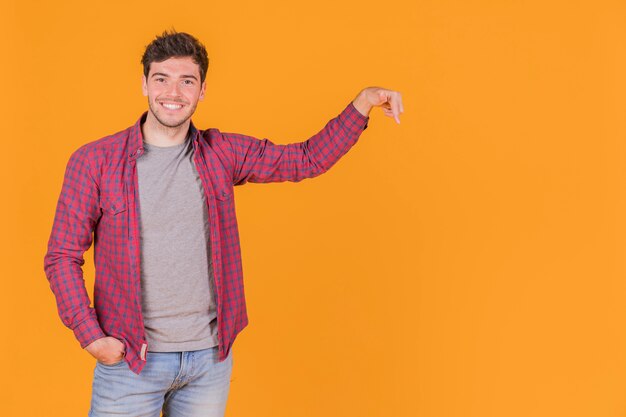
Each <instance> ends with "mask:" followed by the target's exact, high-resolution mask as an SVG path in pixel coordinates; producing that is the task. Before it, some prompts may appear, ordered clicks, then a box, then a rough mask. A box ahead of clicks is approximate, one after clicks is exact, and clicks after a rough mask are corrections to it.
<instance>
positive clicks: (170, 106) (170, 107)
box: [159, 102, 184, 111]
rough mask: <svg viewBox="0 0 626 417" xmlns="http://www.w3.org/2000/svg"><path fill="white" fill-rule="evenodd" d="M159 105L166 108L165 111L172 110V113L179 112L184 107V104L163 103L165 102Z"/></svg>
mask: <svg viewBox="0 0 626 417" xmlns="http://www.w3.org/2000/svg"><path fill="white" fill-rule="evenodd" d="M159 104H160V105H161V107H164V108H165V109H167V110H171V111H177V110H180V109H182V108H183V107H184V106H183V105H182V104H173V103H163V102H159Z"/></svg>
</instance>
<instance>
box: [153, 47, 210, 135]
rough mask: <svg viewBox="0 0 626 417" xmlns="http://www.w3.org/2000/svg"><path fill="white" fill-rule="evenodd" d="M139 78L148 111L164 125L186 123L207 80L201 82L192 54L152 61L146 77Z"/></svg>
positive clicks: (201, 97)
mask: <svg viewBox="0 0 626 417" xmlns="http://www.w3.org/2000/svg"><path fill="white" fill-rule="evenodd" d="M142 78H143V95H144V96H147V97H148V105H149V107H150V112H151V113H152V114H153V115H154V117H155V118H156V120H157V121H158V122H159V123H160V124H162V125H164V126H167V127H178V126H180V125H182V124H183V123H185V122H186V121H187V120H188V119H189V118H190V117H191V115H192V114H193V113H194V112H195V111H196V106H197V105H198V100H203V99H204V92H205V90H206V81H205V82H203V83H202V84H201V83H200V67H199V66H198V64H196V63H195V62H193V59H192V58H191V57H184V58H169V59H167V60H165V61H163V62H152V63H151V64H150V72H149V74H148V78H146V76H145V75H144V76H143V77H142Z"/></svg>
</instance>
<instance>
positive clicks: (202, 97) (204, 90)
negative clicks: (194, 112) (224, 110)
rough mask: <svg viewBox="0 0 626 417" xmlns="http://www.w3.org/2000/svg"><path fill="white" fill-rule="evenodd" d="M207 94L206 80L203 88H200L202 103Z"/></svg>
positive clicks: (199, 98)
mask: <svg viewBox="0 0 626 417" xmlns="http://www.w3.org/2000/svg"><path fill="white" fill-rule="evenodd" d="M205 92H206V80H204V82H203V83H202V87H200V97H198V100H200V101H202V100H204V93H205Z"/></svg>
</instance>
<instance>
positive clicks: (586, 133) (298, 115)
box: [0, 0, 626, 417]
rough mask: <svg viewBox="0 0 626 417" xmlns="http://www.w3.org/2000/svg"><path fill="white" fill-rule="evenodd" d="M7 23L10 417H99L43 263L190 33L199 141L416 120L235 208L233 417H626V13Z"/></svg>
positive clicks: (264, 12) (114, 17)
mask: <svg viewBox="0 0 626 417" xmlns="http://www.w3.org/2000/svg"><path fill="white" fill-rule="evenodd" d="M1 6H2V7H1V9H2V13H1V14H0V39H1V41H0V42H1V43H2V44H1V47H2V51H3V54H2V55H3V56H2V64H1V65H0V77H1V80H2V81H3V82H2V99H0V114H1V115H2V137H3V143H2V152H0V158H1V160H0V170H1V176H0V178H1V192H2V195H3V204H2V205H1V208H0V222H1V223H0V226H1V230H2V247H1V254H2V255H1V256H2V262H1V263H0V267H1V268H2V269H1V270H0V274H1V276H2V280H1V283H2V284H1V285H2V286H1V287H0V290H1V291H0V294H1V295H0V297H1V299H0V313H1V315H2V316H1V317H2V320H1V322H0V323H1V328H0V331H1V333H2V342H1V347H0V354H1V357H2V362H3V365H2V369H3V376H2V378H1V379H0V381H1V382H0V393H1V394H0V395H1V396H2V414H3V415H7V416H48V417H54V416H64V417H66V416H84V415H86V413H87V410H88V407H89V400H90V392H91V377H92V372H93V367H94V363H95V362H94V360H93V359H92V358H91V356H89V355H88V354H87V352H84V351H82V350H81V349H80V347H79V345H78V342H77V341H76V340H75V339H74V337H73V335H72V333H71V332H70V331H69V330H67V329H66V328H65V327H64V326H63V325H62V323H61V321H60V319H59V318H58V316H57V312H56V305H55V303H54V298H53V295H52V293H51V292H50V290H49V287H48V283H47V281H46V278H45V275H44V273H43V255H44V253H45V250H46V244H47V240H48V236H49V233H50V229H51V226H52V220H53V216H54V209H55V206H56V201H57V198H58V194H59V192H60V189H61V181H62V177H63V173H64V169H65V164H66V163H67V159H68V158H69V155H70V154H71V152H72V151H73V150H75V149H76V148H78V147H79V146H80V145H82V144H83V143H86V142H89V141H92V140H96V139H98V138H100V137H102V136H105V135H107V134H110V133H113V132H115V131H118V130H121V129H124V128H126V127H128V126H129V125H131V124H133V123H134V122H135V121H136V119H137V118H138V117H139V115H140V114H141V112H143V111H144V109H146V108H147V103H146V99H145V97H143V96H142V94H141V67H140V65H139V60H140V57H141V54H142V52H143V48H144V46H145V45H146V44H148V43H149V42H150V41H151V40H152V38H153V37H154V36H155V35H156V34H158V33H160V32H161V31H163V30H164V29H167V28H170V27H172V26H173V27H174V28H176V29H177V30H179V31H187V32H189V33H192V34H194V35H195V36H197V37H198V38H199V39H200V40H202V41H203V42H204V43H205V45H206V46H207V49H208V52H209V57H210V66H209V72H208V78H207V80H208V88H207V99H206V100H205V102H203V103H201V104H200V106H199V107H198V110H197V113H196V114H195V115H194V118H193V120H194V123H195V124H196V125H197V126H198V127H200V128H208V127H217V128H219V129H222V130H224V131H231V132H239V133H244V134H249V135H253V136H256V137H258V138H263V137H267V138H270V139H271V140H273V141H275V142H276V143H289V142H295V141H302V140H305V139H307V138H308V137H310V136H311V135H313V134H314V133H316V132H317V131H318V130H319V129H321V128H322V127H323V126H324V124H325V123H326V122H327V121H328V120H329V119H330V118H332V117H334V116H336V115H337V114H339V112H340V111H341V110H342V109H343V108H344V107H345V106H346V105H347V104H348V103H349V102H350V101H351V100H352V99H353V98H354V96H356V94H357V93H358V92H359V91H360V90H361V89H362V88H364V87H367V86H370V85H377V86H383V87H387V88H391V89H396V90H399V91H401V92H402V93H403V97H404V107H405V113H404V114H403V116H402V124H401V125H396V124H395V122H394V121H393V120H392V119H391V118H386V117H384V116H383V114H382V111H380V109H374V110H373V111H372V114H371V121H370V127H369V128H368V129H367V130H366V131H365V132H364V133H363V135H362V136H361V139H360V141H359V142H358V143H357V144H356V145H355V147H354V148H353V149H352V150H351V151H350V152H349V153H348V154H347V155H346V156H345V157H344V158H343V159H342V160H341V161H339V163H338V164H337V165H336V166H335V167H333V168H332V169H331V170H330V171H329V172H328V173H326V174H324V175H322V176H321V177H318V178H315V179H312V180H305V181H303V182H301V183H298V184H293V183H280V184H266V185H259V184H248V185H245V186H243V187H237V188H236V204H237V212H238V219H239V226H240V230H241V239H242V251H243V263H244V265H243V266H244V274H245V277H246V291H247V299H248V306H249V314H250V320H251V322H250V325H249V327H248V328H247V329H246V330H244V332H243V333H242V334H241V335H240V336H239V338H238V340H237V342H236V343H235V347H234V354H235V355H234V371H233V377H232V386H231V395H230V399H229V404H228V409H227V416H238V417H245V416H255V417H263V416H268V417H269V416H271V417H281V416H284V417H309V416H311V417H312V416H329V417H331V416H398V417H404V416H406V417H408V416H420V417H439V416H446V417H448V416H450V417H456V416H459V417H461V416H463V417H473V416H476V417H491V416H494V417H495V416H497V417H502V416H507V417H515V416H520V417H521V416H524V417H527V416H534V417H539V416H550V417H553V416H568V417H577V416H590V417H591V416H593V417H604V416H624V415H626V396H625V394H626V279H625V273H626V261H625V257H624V256H623V254H624V251H625V250H626V221H625V220H624V219H625V217H624V213H625V212H626V194H625V193H624V189H625V185H626V143H625V142H624V138H625V137H626V135H625V134H626V122H625V118H624V115H625V112H626V82H625V78H626V59H625V56H626V25H625V23H626V4H625V3H624V2H618V1H615V2H610V1H549V2H547V1H539V0H534V1H530V0H529V1H466V0H458V1H444V0H440V1H434V0H433V1H419V2H417V1H407V0H403V1H396V2H391V3H387V4H385V3H383V2H381V1H371V0H364V1H337V0H332V1H328V0H321V1H316V2H309V3H294V2H287V1H284V2H279V1H276V0H269V1H264V2H253V1H244V2H225V1H222V2H214V1H210V2H209V1H203V2H194V1H188V2H164V1H159V0H153V1H150V2H147V1H146V2H141V3H140V2H133V1H109V2H98V4H92V3H91V2H83V1H61V2H46V1H30V2H29V1H23V2H18V1H10V0H9V1H7V0H2V4H1ZM86 260H87V264H86V268H85V271H86V280H87V283H88V288H89V289H90V291H91V286H92V285H93V262H92V253H91V250H90V251H89V252H88V253H87V254H86Z"/></svg>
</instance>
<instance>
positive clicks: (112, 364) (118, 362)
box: [96, 358, 125, 368]
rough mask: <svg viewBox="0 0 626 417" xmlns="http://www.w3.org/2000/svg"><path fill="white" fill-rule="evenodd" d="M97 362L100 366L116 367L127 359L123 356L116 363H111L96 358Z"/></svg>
mask: <svg viewBox="0 0 626 417" xmlns="http://www.w3.org/2000/svg"><path fill="white" fill-rule="evenodd" d="M96 362H97V363H98V365H100V366H104V367H106V368H113V367H116V366H120V365H121V364H123V363H124V362H125V360H124V358H122V359H121V360H119V361H117V362H115V363H111V364H106V363H102V362H100V361H99V360H96Z"/></svg>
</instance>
